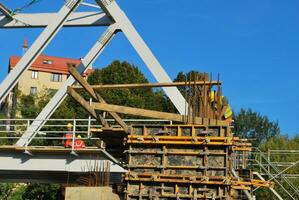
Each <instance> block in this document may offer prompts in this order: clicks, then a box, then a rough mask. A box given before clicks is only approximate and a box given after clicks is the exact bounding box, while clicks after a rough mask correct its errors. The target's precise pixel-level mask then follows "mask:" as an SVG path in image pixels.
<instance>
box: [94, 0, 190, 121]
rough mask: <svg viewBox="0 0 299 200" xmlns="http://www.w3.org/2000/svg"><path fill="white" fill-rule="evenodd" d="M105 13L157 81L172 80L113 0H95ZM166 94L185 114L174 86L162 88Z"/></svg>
mask: <svg viewBox="0 0 299 200" xmlns="http://www.w3.org/2000/svg"><path fill="white" fill-rule="evenodd" d="M96 2H97V3H98V4H99V5H100V6H101V7H102V9H103V10H104V11H106V14H109V15H110V16H111V18H112V19H113V20H114V21H115V22H116V23H117V24H118V26H119V27H120V29H121V30H122V32H123V33H124V34H125V35H126V37H127V38H128V40H129V41H130V43H131V44H132V46H133V47H134V48H135V50H136V51H137V53H138V54H139V56H140V57H141V58H142V60H143V61H144V63H145V64H146V65H147V67H148V69H149V70H150V71H151V73H152V74H153V75H154V77H155V78H156V80H157V81H158V82H172V80H171V79H170V78H169V76H168V74H167V73H166V71H165V70H164V68H163V67H162V66H161V64H160V63H159V61H158V60H157V59H156V57H155V56H154V54H153V53H152V52H151V50H150V49H149V48H148V46H147V45H146V43H145V42H144V40H143V39H142V38H141V36H140V35H139V34H138V32H137V31H136V29H135V28H134V26H133V24H132V23H131V22H130V20H129V19H128V17H127V16H126V14H125V13H124V12H123V11H122V10H121V9H120V7H119V6H118V4H117V3H116V1H115V0H96ZM163 90H164V91H165V93H166V94H167V96H168V97H169V98H170V100H171V101H172V103H173V104H174V106H175V107H176V108H177V110H178V111H179V112H180V114H182V115H185V114H186V112H185V111H186V107H187V106H186V100H185V98H184V97H183V95H182V94H181V93H180V91H179V90H178V89H177V88H176V87H171V88H163Z"/></svg>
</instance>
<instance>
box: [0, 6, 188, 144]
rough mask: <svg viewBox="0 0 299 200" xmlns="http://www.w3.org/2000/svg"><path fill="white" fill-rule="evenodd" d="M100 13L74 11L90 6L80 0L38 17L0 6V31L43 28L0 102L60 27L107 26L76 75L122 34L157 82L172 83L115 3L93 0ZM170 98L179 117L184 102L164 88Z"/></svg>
mask: <svg viewBox="0 0 299 200" xmlns="http://www.w3.org/2000/svg"><path fill="white" fill-rule="evenodd" d="M95 2H96V4H97V5H92V6H93V7H98V8H100V9H101V11H99V12H75V10H76V9H77V7H78V6H80V5H89V6H90V4H87V3H84V2H82V0H68V1H66V2H65V3H64V5H63V6H62V7H61V9H60V10H59V12H58V13H39V14H16V15H13V16H12V15H11V14H10V13H11V11H10V10H9V9H8V8H6V7H5V6H4V5H2V4H1V5H0V12H1V13H2V15H0V27H1V28H36V27H42V28H43V27H44V30H43V31H42V33H41V34H40V35H39V37H38V38H37V39H36V40H35V42H34V43H33V44H32V45H31V47H30V48H29V49H28V51H26V53H25V54H24V56H23V57H22V58H21V60H20V61H19V62H18V63H17V65H16V67H15V68H14V70H13V71H11V72H10V73H9V74H8V76H7V77H6V78H5V80H4V81H3V82H2V83H1V85H0V103H2V102H3V101H4V100H5V98H6V97H7V96H8V94H9V92H10V91H12V89H13V88H14V87H15V86H16V84H17V83H18V81H19V79H20V78H21V76H22V75H23V74H24V72H25V71H26V70H28V69H29V67H30V66H31V64H32V63H33V62H34V61H35V60H36V58H37V57H38V56H39V55H40V54H41V53H42V51H43V50H44V49H45V48H46V47H47V45H48V44H49V43H50V42H51V41H52V39H53V38H54V36H55V35H56V34H57V33H58V32H59V30H60V29H61V28H62V27H91V26H108V28H107V30H106V31H105V32H104V33H103V34H102V35H101V37H100V38H99V39H98V40H97V41H96V43H95V44H94V46H93V47H92V48H91V49H90V51H89V52H88V53H87V54H86V56H85V57H84V58H83V59H82V61H81V63H80V65H79V67H78V68H77V69H78V71H79V73H81V74H82V73H84V71H85V70H86V69H87V68H88V67H89V66H90V65H91V64H92V63H93V62H94V61H95V60H96V59H97V58H98V57H99V55H100V54H101V53H102V52H103V50H104V49H105V47H106V46H107V45H108V44H109V42H110V41H111V40H112V39H113V37H114V36H115V35H116V33H118V32H123V33H124V35H125V36H126V37H127V39H128V40H129V42H130V43H131V44H132V46H133V47H134V48H135V50H136V51H137V53H138V54H139V56H140V57H141V59H142V60H143V61H144V63H145V64H146V66H147V67H148V69H149V70H150V71H151V73H152V74H153V76H154V77H155V78H156V80H157V81H158V82H171V79H170V78H169V76H168V75H167V73H166V71H165V70H164V68H163V67H162V66H161V64H160V63H159V61H158V60H157V59H156V57H155V56H154V54H153V53H152V52H151V50H150V49H149V47H148V46H147V45H146V43H145V42H144V40H143V39H142V37H141V36H140V35H139V34H138V32H137V31H136V29H135V28H134V26H133V25H132V23H131V22H130V20H129V19H128V17H127V16H126V15H125V13H124V12H123V11H122V10H121V8H120V7H119V6H118V4H117V2H116V1H115V0H95ZM74 82H75V79H74V78H73V77H69V78H68V79H67V81H66V82H65V84H64V85H63V86H62V87H61V88H60V89H59V90H58V91H57V93H56V94H55V95H54V97H53V98H52V99H51V100H50V102H49V103H48V104H47V105H46V106H45V107H44V109H43V110H42V111H41V113H40V114H39V115H38V116H37V118H36V120H35V121H34V122H33V123H32V124H31V126H30V127H29V128H28V129H27V131H26V132H25V134H24V135H23V136H22V137H21V138H20V139H19V140H18V141H17V143H16V145H18V146H26V145H28V144H29V143H30V141H31V140H32V137H34V135H35V134H36V133H37V132H38V131H39V130H40V129H41V128H42V126H43V125H44V122H45V120H44V119H49V118H50V116H51V115H52V114H53V112H54V111H55V110H56V108H57V107H58V106H59V105H60V103H61V102H62V101H63V100H64V99H65V97H66V96H67V87H68V86H71V85H72V84H74ZM163 90H164V91H165V93H166V94H167V95H168V97H169V98H170V99H171V101H172V103H173V104H174V105H175V107H176V108H177V109H178V111H179V112H180V113H181V114H184V113H186V112H185V105H186V102H185V99H184V97H183V96H182V94H181V93H180V92H179V90H178V89H177V88H176V87H171V88H166V87H165V88H163Z"/></svg>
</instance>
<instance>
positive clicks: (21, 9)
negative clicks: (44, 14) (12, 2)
mask: <svg viewBox="0 0 299 200" xmlns="http://www.w3.org/2000/svg"><path fill="white" fill-rule="evenodd" d="M40 1H42V0H31V1H30V2H29V3H27V4H25V5H23V6H22V7H19V8H16V9H15V10H13V11H12V12H11V14H10V15H11V16H14V15H15V14H16V13H18V12H21V11H23V10H24V9H26V8H29V7H30V6H32V5H33V4H36V3H38V2H40Z"/></svg>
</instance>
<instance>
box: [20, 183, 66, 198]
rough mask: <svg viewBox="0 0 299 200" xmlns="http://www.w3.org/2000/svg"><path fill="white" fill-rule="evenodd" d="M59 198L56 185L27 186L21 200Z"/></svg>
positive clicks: (58, 186)
mask: <svg viewBox="0 0 299 200" xmlns="http://www.w3.org/2000/svg"><path fill="white" fill-rule="evenodd" d="M60 196H61V192H60V185H58V184H28V185H27V187H26V189H25V191H24V193H23V195H22V199H23V200H57V199H59V198H60Z"/></svg>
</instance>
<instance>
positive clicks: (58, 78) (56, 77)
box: [51, 73, 62, 82]
mask: <svg viewBox="0 0 299 200" xmlns="http://www.w3.org/2000/svg"><path fill="white" fill-rule="evenodd" d="M51 81H53V82H61V81H62V75H61V74H54V73H52V74H51Z"/></svg>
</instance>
